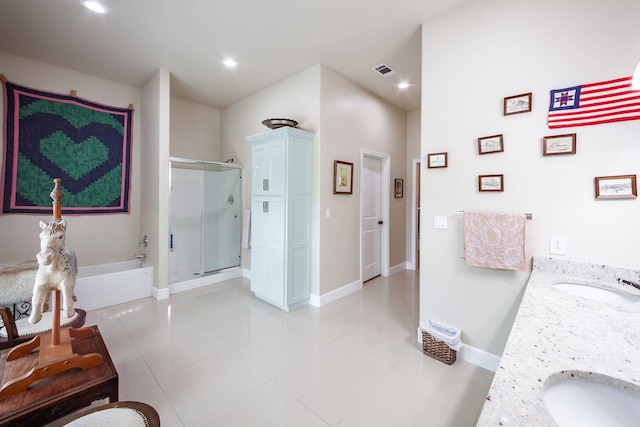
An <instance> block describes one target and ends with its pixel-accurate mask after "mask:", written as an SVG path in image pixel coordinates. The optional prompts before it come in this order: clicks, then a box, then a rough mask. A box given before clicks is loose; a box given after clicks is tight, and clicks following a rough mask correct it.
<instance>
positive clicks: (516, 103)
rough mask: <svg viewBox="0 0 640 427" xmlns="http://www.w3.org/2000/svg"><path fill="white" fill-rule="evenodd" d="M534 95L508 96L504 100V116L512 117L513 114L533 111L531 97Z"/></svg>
mask: <svg viewBox="0 0 640 427" xmlns="http://www.w3.org/2000/svg"><path fill="white" fill-rule="evenodd" d="M532 96H533V94H532V93H531V92H529V93H523V94H520V95H514V96H507V97H506V98H505V99H504V104H503V114H504V115H505V116H510V115H512V114H520V113H528V112H530V111H531V97H532Z"/></svg>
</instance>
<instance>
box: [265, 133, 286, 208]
mask: <svg viewBox="0 0 640 427" xmlns="http://www.w3.org/2000/svg"><path fill="white" fill-rule="evenodd" d="M285 149H286V141H285V139H284V138H283V139H279V140H276V141H272V142H270V143H269V144H268V148H267V153H266V156H267V157H266V161H267V169H268V171H269V172H268V173H269V176H268V179H269V183H268V187H269V190H268V191H266V194H269V195H278V196H279V195H284V190H285V176H286V166H287V158H286V157H287V154H286V152H285Z"/></svg>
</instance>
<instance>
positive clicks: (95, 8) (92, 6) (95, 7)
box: [82, 1, 107, 13]
mask: <svg viewBox="0 0 640 427" xmlns="http://www.w3.org/2000/svg"><path fill="white" fill-rule="evenodd" d="M82 4H84V7H86V8H87V9H89V10H90V11H92V12H95V13H107V8H106V7H104V6H103V5H101V4H100V3H98V2H97V1H85V2H84V3H82Z"/></svg>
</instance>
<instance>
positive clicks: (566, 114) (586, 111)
mask: <svg viewBox="0 0 640 427" xmlns="http://www.w3.org/2000/svg"><path fill="white" fill-rule="evenodd" d="M602 105H607V104H602ZM624 108H632V109H633V110H636V109H638V108H640V101H638V102H634V103H631V104H623V105H614V106H609V107H604V108H585V109H584V110H582V111H575V110H573V111H572V110H567V111H566V112H563V113H560V114H554V115H553V116H552V117H550V118H549V120H552V119H554V118H556V117H572V116H573V117H576V116H581V115H584V114H590V113H599V112H603V111H620V110H621V109H624Z"/></svg>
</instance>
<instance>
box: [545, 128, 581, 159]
mask: <svg viewBox="0 0 640 427" xmlns="http://www.w3.org/2000/svg"><path fill="white" fill-rule="evenodd" d="M558 154H576V134H575V133H568V134H566V135H552V136H545V137H544V139H543V141H542V155H543V156H555V155H558Z"/></svg>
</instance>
